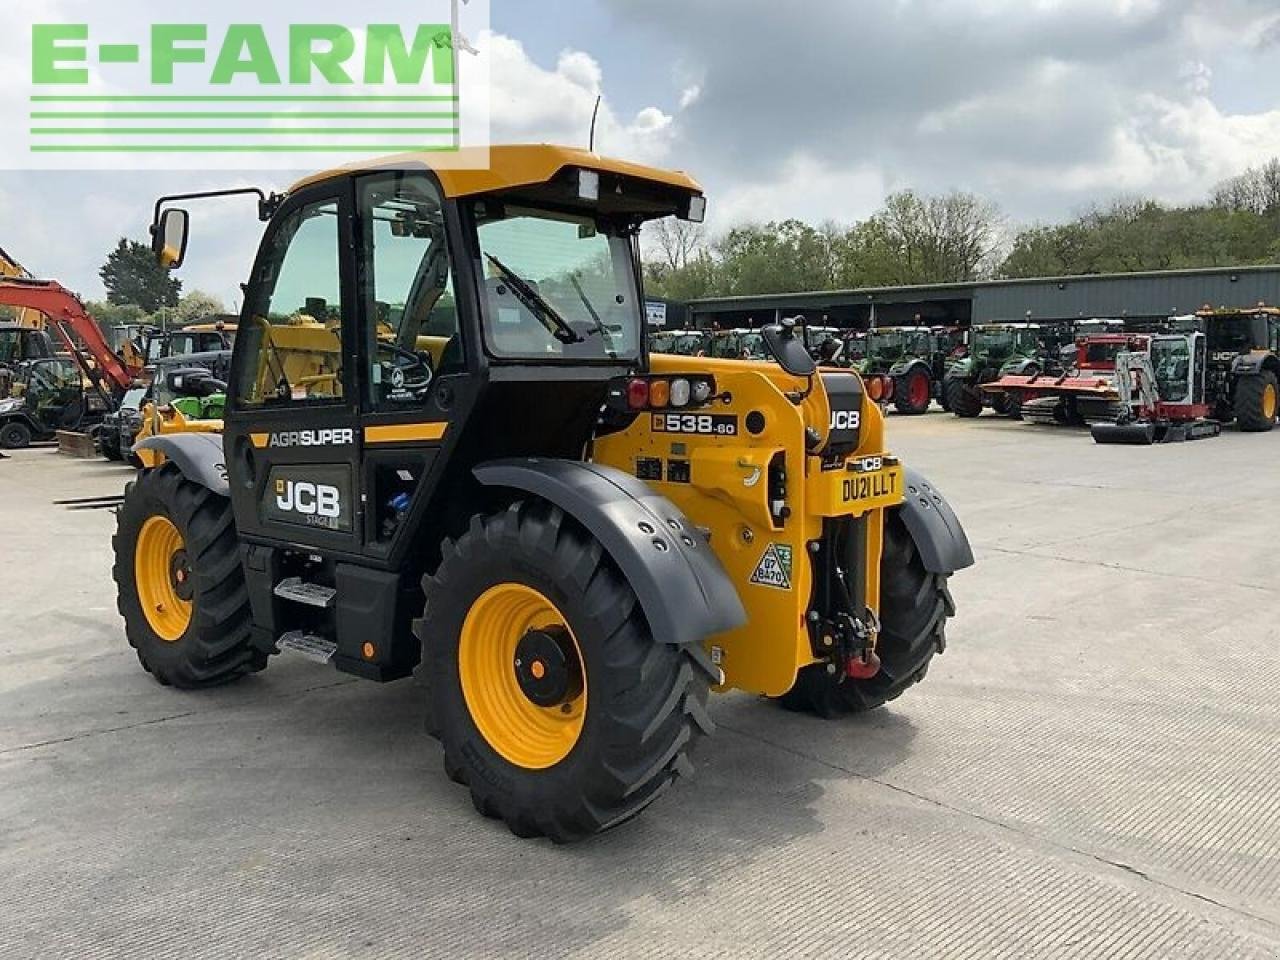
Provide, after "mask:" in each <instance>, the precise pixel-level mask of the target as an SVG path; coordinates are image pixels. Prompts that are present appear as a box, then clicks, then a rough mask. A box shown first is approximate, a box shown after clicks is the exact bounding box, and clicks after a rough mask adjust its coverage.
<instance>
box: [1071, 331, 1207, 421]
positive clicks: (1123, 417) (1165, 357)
mask: <svg viewBox="0 0 1280 960" xmlns="http://www.w3.org/2000/svg"><path fill="white" fill-rule="evenodd" d="M1207 352H1208V351H1207V345H1206V342H1205V335H1204V334H1203V333H1200V332H1194V333H1184V334H1156V335H1153V336H1151V338H1150V339H1149V340H1148V341H1147V343H1146V349H1145V350H1140V351H1139V350H1123V351H1121V352H1120V353H1118V354H1117V355H1116V361H1115V363H1116V365H1115V375H1116V386H1117V389H1118V392H1119V408H1120V413H1119V416H1118V417H1117V418H1116V420H1115V422H1113V423H1107V422H1096V423H1094V424H1093V425H1092V428H1091V429H1092V433H1093V439H1094V440H1095V441H1096V442H1097V443H1121V444H1136V445H1143V446H1145V445H1148V444H1152V443H1171V442H1176V441H1182V440H1199V439H1202V438H1204V437H1216V436H1218V434H1219V433H1220V432H1221V426H1220V425H1219V424H1218V422H1217V421H1216V420H1210V419H1208V418H1209V417H1210V415H1211V414H1212V412H1213V403H1212V402H1211V398H1210V397H1209V396H1208V394H1207V391H1206V387H1205V384H1206V372H1207V370H1206V357H1207Z"/></svg>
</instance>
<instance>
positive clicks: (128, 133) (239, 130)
mask: <svg viewBox="0 0 1280 960" xmlns="http://www.w3.org/2000/svg"><path fill="white" fill-rule="evenodd" d="M31 132H32V133H33V134H35V135H36V136H59V137H62V136H68V135H75V134H83V135H85V136H89V137H113V136H122V137H137V136H144V137H145V136H157V135H163V136H173V135H177V136H184V135H187V134H190V135H193V136H198V137H216V136H219V135H222V134H229V135H234V136H245V135H252V136H263V137H297V136H318V135H321V134H326V133H331V134H334V135H338V136H365V135H367V134H370V133H376V134H394V135H395V136H400V137H443V136H447V135H450V134H454V133H457V132H458V130H457V128H456V127H445V128H443V129H437V128H417V127H351V128H349V129H345V130H342V129H336V128H334V127H32V128H31Z"/></svg>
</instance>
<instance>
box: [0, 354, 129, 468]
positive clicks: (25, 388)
mask: <svg viewBox="0 0 1280 960" xmlns="http://www.w3.org/2000/svg"><path fill="white" fill-rule="evenodd" d="M9 390H10V395H9V396H8V397H6V398H4V399H0V449H5V450H18V449H22V448H23V447H26V446H28V445H29V444H30V443H31V442H32V441H43V440H52V439H53V438H54V436H55V435H56V434H57V432H58V431H60V430H68V431H73V432H76V433H83V432H88V431H90V430H91V429H92V428H94V427H96V426H97V425H98V424H99V423H101V422H102V418H103V416H104V415H105V414H106V413H107V411H108V410H109V409H110V402H109V401H108V399H107V398H105V397H103V396H102V395H101V393H99V392H98V391H97V390H93V389H88V390H86V389H85V384H84V377H83V375H82V372H81V369H80V367H79V365H78V364H76V363H75V361H73V360H71V359H70V358H68V357H49V358H45V359H41V360H31V361H28V362H26V363H23V364H20V365H19V366H17V367H16V368H15V369H14V371H13V380H12V383H11V384H10V388H9Z"/></svg>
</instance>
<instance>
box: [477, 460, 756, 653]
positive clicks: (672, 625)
mask: <svg viewBox="0 0 1280 960" xmlns="http://www.w3.org/2000/svg"><path fill="white" fill-rule="evenodd" d="M475 475H476V477H477V478H478V479H479V481H480V482H481V483H482V484H484V485H485V486H487V487H508V488H510V489H512V490H518V491H521V492H522V493H528V494H533V495H534V496H536V497H541V498H542V499H543V500H546V501H548V502H549V503H553V504H555V505H556V506H557V507H559V508H560V509H561V510H563V511H564V512H565V513H567V514H568V515H569V516H571V517H573V518H574V519H575V520H577V521H578V522H579V523H581V524H582V525H583V526H584V527H586V528H587V530H589V531H590V532H591V534H592V535H593V536H594V537H595V538H596V539H597V540H599V541H600V543H601V545H602V546H603V547H604V549H605V550H606V551H607V552H608V554H609V556H610V557H611V558H612V559H613V562H614V563H616V564H617V565H618V568H619V569H620V570H621V571H622V574H623V576H625V577H626V578H627V581H628V582H629V583H630V584H631V588H632V589H633V590H635V592H636V596H637V597H639V599H640V604H641V606H642V607H643V609H644V614H645V617H646V618H647V619H648V621H649V626H650V628H651V629H652V630H653V635H654V637H655V638H657V639H658V640H660V641H662V642H664V643H673V644H679V645H682V646H683V645H688V644H695V643H701V642H702V641H703V640H704V639H706V638H707V637H709V636H712V635H714V634H717V633H723V632H724V631H726V630H732V629H734V628H735V627H740V626H742V624H744V623H746V621H747V614H746V611H745V610H744V609H743V607H742V601H741V600H739V599H738V591H737V590H736V589H734V586H733V582H732V581H731V580H730V579H729V575H728V574H727V573H725V570H724V567H722V566H721V565H720V561H719V560H718V559H717V558H716V555H715V554H714V553H712V552H711V548H710V547H709V546H708V545H707V543H706V541H705V540H703V538H702V535H701V534H700V533H699V532H698V528H697V527H696V526H694V524H692V523H691V522H690V521H689V520H688V518H687V517H685V516H684V514H682V513H681V512H680V511H679V510H678V509H677V508H676V506H675V504H673V503H672V502H671V501H670V500H668V499H667V498H666V497H662V496H659V495H658V494H656V493H654V492H653V490H651V489H650V488H649V487H648V486H646V485H645V484H644V483H643V482H641V481H640V480H637V479H636V478H634V477H631V476H628V475H627V474H625V473H622V472H621V471H619V470H614V469H613V468H612V467H605V466H601V465H599V464H593V463H579V462H576V461H571V460H543V459H525V460H496V461H492V462H490V463H485V464H481V465H480V466H478V467H476V469H475ZM659 543H661V544H662V546H658V544H659Z"/></svg>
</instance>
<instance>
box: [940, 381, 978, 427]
mask: <svg viewBox="0 0 1280 960" xmlns="http://www.w3.org/2000/svg"><path fill="white" fill-rule="evenodd" d="M943 389H944V390H945V391H946V394H947V406H948V407H950V408H951V412H952V413H954V414H955V415H956V416H957V417H961V418H963V419H966V420H969V419H972V418H974V417H977V416H979V415H981V413H982V394H981V393H979V392H978V389H977V388H976V387H974V386H973V385H972V384H970V383H969V382H968V381H966V380H948V381H947V382H946V383H945V384H944V385H943Z"/></svg>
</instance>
